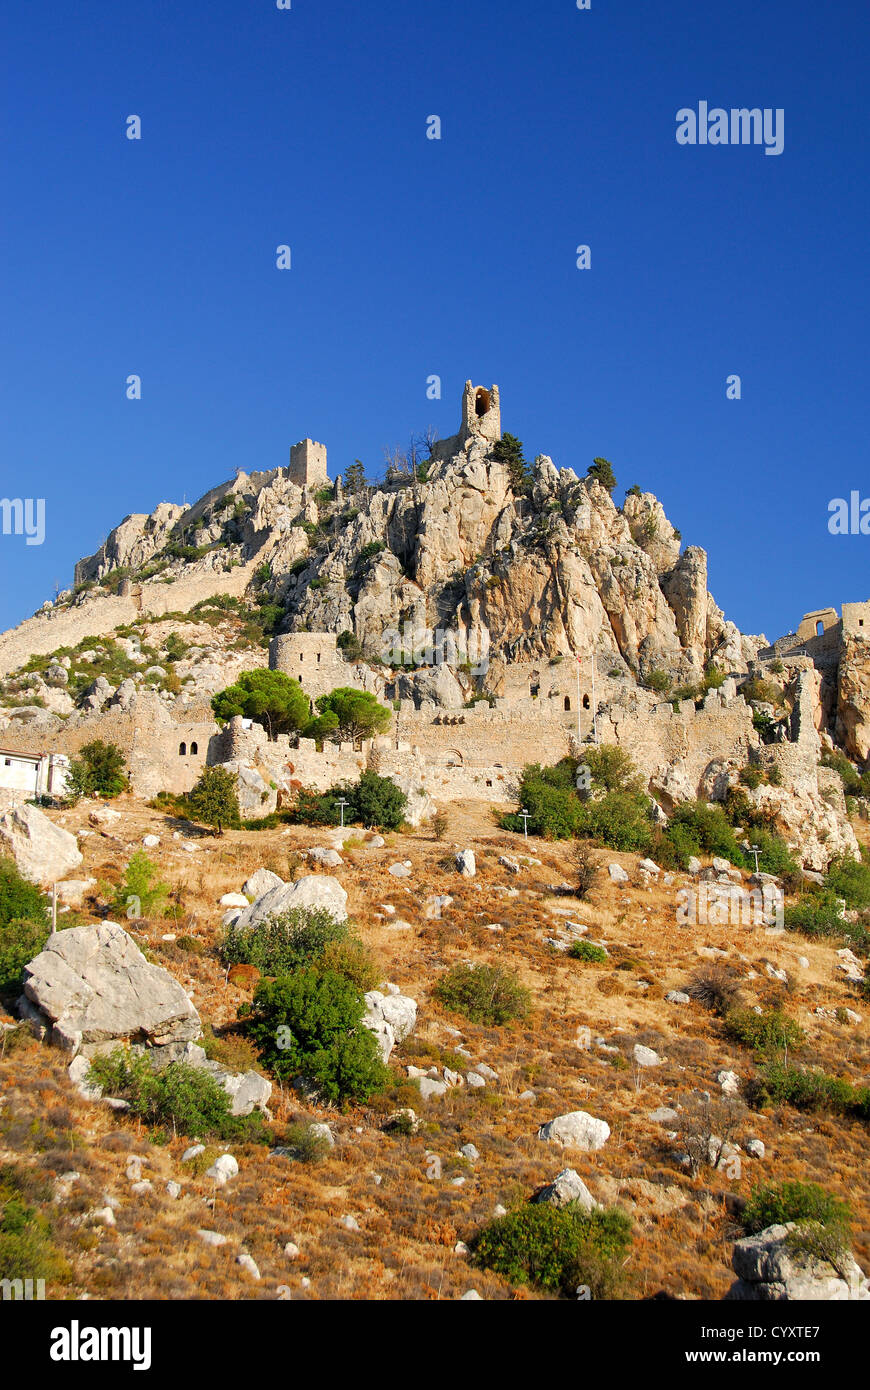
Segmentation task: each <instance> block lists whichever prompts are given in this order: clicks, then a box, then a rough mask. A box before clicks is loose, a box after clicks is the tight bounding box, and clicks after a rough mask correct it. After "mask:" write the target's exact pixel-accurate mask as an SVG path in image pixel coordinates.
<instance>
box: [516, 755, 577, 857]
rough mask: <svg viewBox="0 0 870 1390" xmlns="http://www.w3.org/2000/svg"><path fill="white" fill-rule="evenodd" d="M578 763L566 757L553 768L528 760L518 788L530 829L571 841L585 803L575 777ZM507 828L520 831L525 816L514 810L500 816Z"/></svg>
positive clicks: (533, 832) (556, 838) (520, 801)
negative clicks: (575, 783)
mask: <svg viewBox="0 0 870 1390" xmlns="http://www.w3.org/2000/svg"><path fill="white" fill-rule="evenodd" d="M575 767H576V764H575V762H574V760H573V759H571V758H565V759H563V760H562V762H560V763H557V764H556V765H555V766H554V767H542V766H541V764H540V763H529V764H527V765H526V766H525V767H524V768H523V771H522V775H521V777H520V783H519V788H518V801H519V804H520V806H523V807H525V809H526V810H527V811H528V812H529V822H528V824H529V830H530V831H531V832H532V834H533V835H542V836H545V837H546V838H547V839H551V840H568V839H570V838H571V836H572V835H575V834H576V833H577V832H578V830H579V827H580V823H581V820H582V804H581V801H580V798H579V797H578V795H577V792H576V789H575V786H574V778H575V775H576V774H575V770H574V769H575ZM499 824H500V825H501V826H502V828H503V829H505V830H513V831H521V830H522V829H523V818H522V816H520V815H518V814H515V813H513V812H511V813H509V814H506V815H503V816H501V817H500V818H499Z"/></svg>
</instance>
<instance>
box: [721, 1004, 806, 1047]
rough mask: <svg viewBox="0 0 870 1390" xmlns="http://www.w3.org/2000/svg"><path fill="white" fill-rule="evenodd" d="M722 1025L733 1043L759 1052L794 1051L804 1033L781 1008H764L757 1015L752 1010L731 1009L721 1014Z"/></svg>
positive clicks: (803, 1038) (801, 1040) (799, 1044)
mask: <svg viewBox="0 0 870 1390" xmlns="http://www.w3.org/2000/svg"><path fill="white" fill-rule="evenodd" d="M725 1028H726V1030H727V1032H728V1034H729V1036H730V1037H732V1038H734V1039H735V1041H736V1042H739V1043H743V1045H744V1047H751V1048H753V1050H754V1051H756V1052H762V1053H765V1052H783V1051H785V1050H786V1049H791V1050H794V1049H796V1048H799V1047H800V1046H801V1045H802V1043H803V1042H804V1040H805V1036H806V1035H805V1033H804V1030H803V1029H802V1028H801V1027H800V1026H799V1025H798V1024H797V1023H795V1021H794V1019H791V1018H789V1017H788V1015H787V1014H785V1013H783V1012H782V1010H781V1009H766V1010H765V1011H764V1012H763V1013H760V1014H757V1013H756V1012H755V1010H754V1009H732V1010H731V1011H730V1013H728V1014H727V1015H726V1017H725Z"/></svg>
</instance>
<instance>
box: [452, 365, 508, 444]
mask: <svg viewBox="0 0 870 1390" xmlns="http://www.w3.org/2000/svg"><path fill="white" fill-rule="evenodd" d="M469 439H483V440H485V441H486V442H487V443H488V444H496V443H497V442H498V440H499V439H501V408H500V406H499V398H498V387H497V386H491V387H490V388H489V390H487V388H486V387H485V386H473V385H472V384H471V382H470V381H466V383H465V394H464V396H463V397H462V427H461V429H460V431H459V440H460V445H463V446H464V445H465V444H467V442H468V441H469Z"/></svg>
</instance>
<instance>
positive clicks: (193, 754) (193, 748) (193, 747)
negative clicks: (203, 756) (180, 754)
mask: <svg viewBox="0 0 870 1390" xmlns="http://www.w3.org/2000/svg"><path fill="white" fill-rule="evenodd" d="M198 752H199V749H198V747H197V746H196V744H195V743H192V744H191V745H190V756H191V757H192V758H195V757H196V755H197V753H198Z"/></svg>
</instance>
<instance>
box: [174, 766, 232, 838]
mask: <svg viewBox="0 0 870 1390" xmlns="http://www.w3.org/2000/svg"><path fill="white" fill-rule="evenodd" d="M185 799H186V802H187V805H188V806H189V807H190V815H191V819H192V820H194V821H197V822H198V823H199V824H200V825H210V826H212V827H213V828H214V829H215V830H216V831H217V833H218V835H222V834H223V832H224V827H225V826H229V827H230V828H231V829H236V830H237V829H238V828H239V826H240V825H241V823H242V821H241V812H240V810H239V796H238V791H237V783H236V778H235V776H234V775H233V773H231V772H229V771H228V770H227V768H225V767H207V768H204V769H203V772H202V775H201V777H200V778H199V781H198V782H197V784H196V786H195V787H194V788H193V791H191V792H189V793H188V795H187V797H186V798H185Z"/></svg>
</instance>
